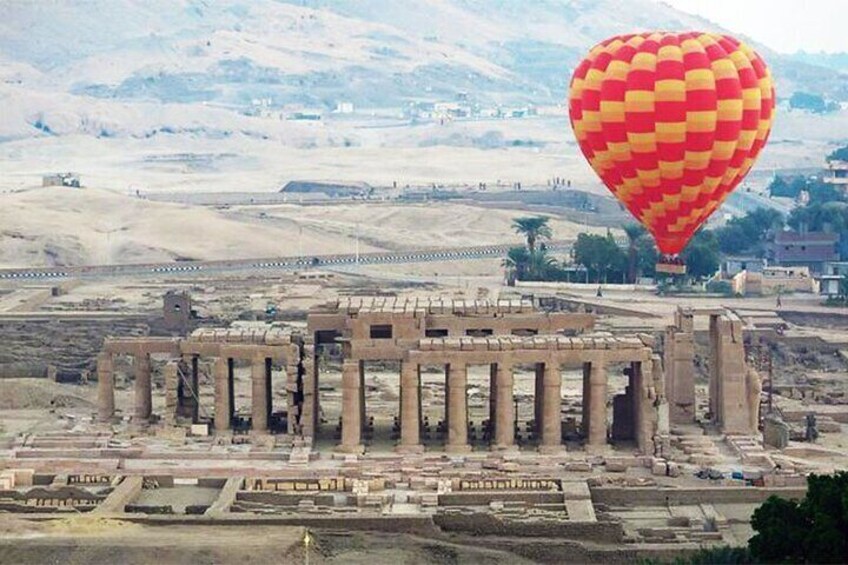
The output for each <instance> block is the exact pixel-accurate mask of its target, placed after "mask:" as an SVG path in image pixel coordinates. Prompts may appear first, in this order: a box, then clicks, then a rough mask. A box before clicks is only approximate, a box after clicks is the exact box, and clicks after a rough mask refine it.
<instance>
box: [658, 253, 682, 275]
mask: <svg viewBox="0 0 848 565" xmlns="http://www.w3.org/2000/svg"><path fill="white" fill-rule="evenodd" d="M656 271H657V272H658V273H665V274H667V275H685V274H686V263H684V262H683V261H682V260H680V259H678V258H672V257H662V258H661V259H660V260H659V261H657V265H656Z"/></svg>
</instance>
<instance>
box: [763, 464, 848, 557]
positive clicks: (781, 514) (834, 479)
mask: <svg viewBox="0 0 848 565" xmlns="http://www.w3.org/2000/svg"><path fill="white" fill-rule="evenodd" d="M751 526H752V527H753V528H754V531H755V532H756V534H755V535H754V536H753V537H752V538H751V540H750V541H749V542H748V548H749V549H750V551H751V555H752V557H753V558H754V559H755V560H757V561H762V562H792V563H846V562H848V472H845V471H841V472H839V473H836V474H834V475H810V476H809V477H807V494H806V496H805V497H804V499H803V500H802V501H801V502H800V503H797V502H794V501H789V500H783V499H780V498H777V497H775V496H772V497H770V498H769V499H768V500H766V501H765V502H764V503H763V504H762V505H761V506H760V507H759V508H757V509H756V510H755V511H754V515H753V516H752V518H751Z"/></svg>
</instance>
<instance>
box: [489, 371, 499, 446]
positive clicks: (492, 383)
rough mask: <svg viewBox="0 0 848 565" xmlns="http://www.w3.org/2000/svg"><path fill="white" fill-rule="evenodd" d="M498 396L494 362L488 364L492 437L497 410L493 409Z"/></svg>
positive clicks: (496, 373)
mask: <svg viewBox="0 0 848 565" xmlns="http://www.w3.org/2000/svg"><path fill="white" fill-rule="evenodd" d="M497 398H498V366H497V364H495V363H492V364H490V365H489V430H490V431H491V434H492V438H494V434H495V421H496V418H495V414H497V410H496V409H495V406H496V401H497Z"/></svg>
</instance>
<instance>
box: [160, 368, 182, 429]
mask: <svg viewBox="0 0 848 565" xmlns="http://www.w3.org/2000/svg"><path fill="white" fill-rule="evenodd" d="M162 372H163V373H164V376H165V413H164V414H163V418H162V419H163V420H164V421H165V423H166V424H168V425H171V426H173V425H176V423H177V416H178V413H179V408H180V401H181V400H182V399H181V398H180V397H179V388H180V386H179V383H180V374H179V366H178V365H177V362H176V361H168V362H167V363H166V364H165V368H164V369H163V371H162Z"/></svg>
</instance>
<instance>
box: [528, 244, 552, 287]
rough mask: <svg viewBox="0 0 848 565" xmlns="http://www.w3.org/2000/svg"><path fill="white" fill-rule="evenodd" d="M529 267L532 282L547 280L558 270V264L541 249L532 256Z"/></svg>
mask: <svg viewBox="0 0 848 565" xmlns="http://www.w3.org/2000/svg"><path fill="white" fill-rule="evenodd" d="M529 267H530V268H529V271H530V275H531V277H532V280H546V279H547V277H548V274H549V273H550V272H551V271H552V270H554V269H556V267H557V263H556V259H554V258H553V257H550V256H548V253H547V252H546V251H545V250H544V249H539V250H538V251H535V252H533V253H531V254H530V265H529Z"/></svg>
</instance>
